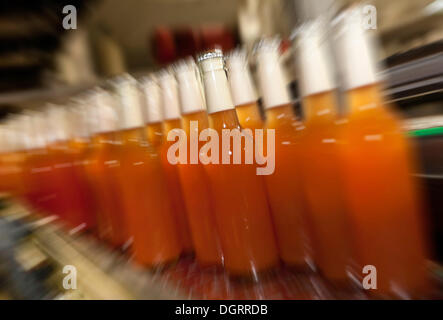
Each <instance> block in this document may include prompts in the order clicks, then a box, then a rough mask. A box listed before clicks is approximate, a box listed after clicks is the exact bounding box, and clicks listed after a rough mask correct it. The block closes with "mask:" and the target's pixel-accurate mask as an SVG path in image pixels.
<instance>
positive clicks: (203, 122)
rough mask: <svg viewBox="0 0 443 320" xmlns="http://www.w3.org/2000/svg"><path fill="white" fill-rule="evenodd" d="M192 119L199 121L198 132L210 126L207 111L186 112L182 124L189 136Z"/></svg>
mask: <svg viewBox="0 0 443 320" xmlns="http://www.w3.org/2000/svg"><path fill="white" fill-rule="evenodd" d="M191 121H197V123H198V132H200V131H202V130H204V129H207V128H208V127H209V122H208V115H207V114H206V112H205V111H200V112H194V113H188V114H185V115H183V119H182V125H183V130H185V132H186V134H187V135H188V137H189V133H190V131H191Z"/></svg>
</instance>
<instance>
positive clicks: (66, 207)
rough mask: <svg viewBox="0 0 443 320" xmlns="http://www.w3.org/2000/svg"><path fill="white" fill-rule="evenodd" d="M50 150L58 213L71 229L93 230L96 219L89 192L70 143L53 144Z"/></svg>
mask: <svg viewBox="0 0 443 320" xmlns="http://www.w3.org/2000/svg"><path fill="white" fill-rule="evenodd" d="M48 150H49V157H50V159H51V164H52V168H53V175H54V180H55V185H56V188H57V193H56V204H57V205H56V207H57V209H56V210H57V212H58V213H59V215H60V216H62V217H65V219H66V222H67V223H68V225H69V227H72V228H80V229H91V228H93V227H94V226H95V218H94V216H93V212H90V211H89V208H88V205H87V200H86V192H87V190H85V185H84V184H83V182H82V181H81V180H80V179H79V177H78V175H77V172H76V168H75V166H74V161H75V160H74V159H75V156H74V154H73V153H72V150H70V149H69V147H68V143H66V142H56V143H52V144H51V145H49V148H48Z"/></svg>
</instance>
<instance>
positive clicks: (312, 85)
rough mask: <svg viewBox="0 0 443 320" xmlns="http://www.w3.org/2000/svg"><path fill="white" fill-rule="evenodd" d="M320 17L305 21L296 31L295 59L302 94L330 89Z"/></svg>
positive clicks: (330, 78)
mask: <svg viewBox="0 0 443 320" xmlns="http://www.w3.org/2000/svg"><path fill="white" fill-rule="evenodd" d="M324 26H325V24H324V21H323V19H322V18H318V19H316V20H313V21H310V22H307V23H305V24H304V25H303V26H302V27H301V28H300V29H299V30H298V31H297V33H298V41H297V48H296V58H297V59H296V60H297V66H298V72H299V85H300V91H301V94H302V96H309V95H313V94H316V93H320V92H325V91H331V90H333V89H334V88H335V84H334V81H333V78H332V73H331V64H330V54H331V52H329V48H328V44H327V34H326V28H325V27H324Z"/></svg>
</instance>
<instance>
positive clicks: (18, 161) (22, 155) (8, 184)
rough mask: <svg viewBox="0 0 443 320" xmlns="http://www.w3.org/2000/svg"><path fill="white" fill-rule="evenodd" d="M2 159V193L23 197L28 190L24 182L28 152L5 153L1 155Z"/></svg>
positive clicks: (0, 167) (0, 187) (0, 185)
mask: <svg viewBox="0 0 443 320" xmlns="http://www.w3.org/2000/svg"><path fill="white" fill-rule="evenodd" d="M0 158H1V160H0V163H1V165H0V192H6V193H10V194H11V195H13V196H22V195H23V194H24V193H25V188H26V187H25V184H24V181H23V179H24V176H23V175H24V174H25V171H24V164H25V162H26V152H25V151H13V152H5V153H2V154H1V155H0Z"/></svg>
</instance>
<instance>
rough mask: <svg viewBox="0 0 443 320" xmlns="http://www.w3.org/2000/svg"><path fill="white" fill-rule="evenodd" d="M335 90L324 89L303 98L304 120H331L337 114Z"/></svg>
mask: <svg viewBox="0 0 443 320" xmlns="http://www.w3.org/2000/svg"><path fill="white" fill-rule="evenodd" d="M336 103H337V102H336V96H335V91H326V92H322V93H318V94H314V95H310V96H306V97H304V98H303V109H304V113H305V117H306V121H313V120H315V121H333V120H334V119H335V117H336V116H337V107H336Z"/></svg>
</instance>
